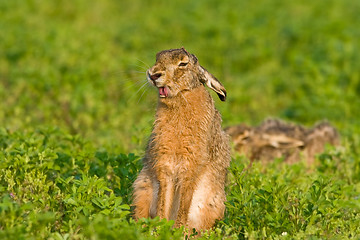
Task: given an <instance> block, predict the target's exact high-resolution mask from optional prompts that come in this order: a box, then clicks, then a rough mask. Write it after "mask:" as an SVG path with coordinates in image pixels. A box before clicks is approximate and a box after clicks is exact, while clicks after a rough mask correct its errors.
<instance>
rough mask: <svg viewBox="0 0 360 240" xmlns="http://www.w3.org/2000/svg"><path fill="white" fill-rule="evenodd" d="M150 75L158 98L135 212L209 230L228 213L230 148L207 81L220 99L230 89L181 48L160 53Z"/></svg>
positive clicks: (136, 185) (136, 188)
mask: <svg viewBox="0 0 360 240" xmlns="http://www.w3.org/2000/svg"><path fill="white" fill-rule="evenodd" d="M183 62H185V63H183ZM147 75H148V79H149V81H150V82H151V83H152V84H153V85H155V86H156V87H158V88H159V94H160V97H159V102H158V107H157V112H156V120H155V122H154V127H153V131H152V134H151V136H150V140H149V142H148V145H147V148H146V153H145V157H144V159H143V163H144V167H143V169H142V170H141V172H140V174H139V176H138V178H137V179H136V181H135V183H134V206H135V214H134V216H135V218H136V219H139V218H147V217H155V216H160V218H166V219H172V220H175V226H176V227H178V226H181V225H185V226H187V227H189V228H195V229H197V230H201V229H209V228H211V227H212V226H213V225H214V223H215V221H216V220H217V219H221V218H222V217H223V214H224V210H225V205H224V201H225V200H226V198H225V191H224V185H225V179H226V171H227V167H228V166H229V163H230V151H229V143H228V142H229V140H228V136H227V134H226V133H225V132H223V130H222V129H221V116H220V114H219V112H218V111H217V110H216V109H215V106H214V101H213V99H212V97H211V96H210V94H209V92H208V91H207V90H206V89H205V86H204V84H203V83H205V84H206V85H208V86H209V87H210V88H211V89H213V90H214V91H216V92H217V94H218V95H219V97H220V98H221V99H222V100H225V97H226V91H225V89H224V88H223V86H222V85H221V83H220V82H219V81H218V80H217V79H216V78H214V77H213V76H212V75H211V74H210V73H208V72H207V71H206V70H205V69H204V68H202V67H201V66H200V65H199V63H198V61H197V58H196V57H195V56H194V55H192V54H189V53H188V52H187V51H186V50H185V49H183V48H182V49H172V50H166V51H162V52H160V53H158V54H157V57H156V63H155V65H154V66H153V67H152V68H150V69H149V70H148V72H147ZM161 88H163V89H161ZM164 88H166V89H164Z"/></svg>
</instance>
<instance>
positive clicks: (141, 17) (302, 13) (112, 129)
mask: <svg viewBox="0 0 360 240" xmlns="http://www.w3.org/2000/svg"><path fill="white" fill-rule="evenodd" d="M359 10H360V1H354V0H341V1H338V0H337V1H335V0H318V1H312V0H301V1H287V0H274V1H265V0H257V1H249V0H229V1H205V0H200V1H187V0H182V1H162V0H154V1H140V0H131V1H129V0H122V1H116V0H102V1H91V2H89V1H85V0H74V1H41V0H0V99H1V101H0V126H1V127H5V128H7V129H9V130H10V131H32V130H34V129H42V128H54V127H56V128H59V129H60V130H61V131H64V132H65V133H70V134H79V135H80V136H82V137H84V138H85V139H87V140H89V141H90V142H92V143H93V144H94V145H95V146H96V147H97V148H104V149H106V150H109V151H111V152H134V153H136V154H140V155H141V153H142V152H143V149H144V145H145V143H146V139H147V136H148V135H149V133H150V131H151V125H152V122H153V120H154V113H155V109H156V103H157V93H156V91H155V90H154V89H152V88H151V87H150V86H148V85H144V86H143V84H144V83H145V82H146V81H145V70H146V69H147V68H148V67H149V66H151V65H152V64H153V63H154V61H155V54H156V53H157V52H158V51H160V50H164V49H169V48H179V47H181V46H184V47H185V48H186V49H187V50H188V51H189V52H191V53H194V54H195V55H196V56H198V58H199V60H200V63H201V64H202V65H203V66H204V67H205V68H207V69H208V70H209V71H210V72H211V73H213V74H214V75H215V76H216V77H217V78H218V79H219V80H220V81H221V82H222V83H223V84H224V85H225V87H226V88H227V91H228V101H226V102H225V103H222V102H220V101H218V100H216V106H217V108H218V109H219V110H220V112H221V113H222V116H223V120H224V121H223V125H224V126H229V125H233V124H238V123H242V122H245V123H248V124H257V123H259V122H261V121H262V120H263V119H264V118H266V117H269V116H272V117H280V118H283V119H286V120H289V121H293V122H296V123H301V124H304V125H306V126H310V125H312V124H314V123H315V122H317V121H319V120H322V119H328V120H329V121H330V122H331V123H333V124H334V125H335V126H336V127H337V128H338V129H339V131H340V133H341V134H342V136H343V139H349V140H350V142H351V143H358V142H359V137H358V136H359V133H360V127H359V126H360V121H359V114H360V97H359V95H360V77H359V69H360V57H359V52H360V49H359V43H360V41H359V39H360V14H359V12H360V11H359ZM213 96H214V98H216V95H213Z"/></svg>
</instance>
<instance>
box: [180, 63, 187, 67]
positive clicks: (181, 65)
mask: <svg viewBox="0 0 360 240" xmlns="http://www.w3.org/2000/svg"><path fill="white" fill-rule="evenodd" d="M186 65H188V62H180V63H179V67H185V66H186Z"/></svg>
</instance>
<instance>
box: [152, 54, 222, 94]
mask: <svg viewBox="0 0 360 240" xmlns="http://www.w3.org/2000/svg"><path fill="white" fill-rule="evenodd" d="M146 75H147V79H148V81H149V82H150V83H151V84H153V85H154V86H155V87H157V88H158V89H159V97H160V98H172V97H175V96H177V95H178V94H179V93H181V92H185V91H191V90H192V89H194V88H197V87H199V86H200V85H202V84H206V85H207V86H208V87H209V88H210V89H212V90H214V91H215V92H216V93H217V94H218V96H219V98H220V99H221V101H225V99H226V90H225V88H224V87H223V85H222V84H221V83H220V82H219V81H218V80H217V79H216V78H215V77H214V76H213V75H212V74H211V73H209V72H208V71H207V70H206V69H205V68H203V67H202V66H200V64H199V61H198V59H197V58H196V56H195V55H193V54H190V53H188V52H187V51H186V50H185V49H184V48H180V49H170V50H165V51H161V52H159V53H158V54H157V55H156V63H155V65H154V66H153V67H151V68H150V69H149V70H147V72H146Z"/></svg>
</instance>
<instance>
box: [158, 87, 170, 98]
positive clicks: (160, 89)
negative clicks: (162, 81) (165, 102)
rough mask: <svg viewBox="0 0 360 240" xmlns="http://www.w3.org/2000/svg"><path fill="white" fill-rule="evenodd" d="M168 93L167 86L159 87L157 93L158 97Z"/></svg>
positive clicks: (165, 95)
mask: <svg viewBox="0 0 360 240" xmlns="http://www.w3.org/2000/svg"><path fill="white" fill-rule="evenodd" d="M168 94H169V90H168V89H167V87H159V95H160V97H167V96H168Z"/></svg>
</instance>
